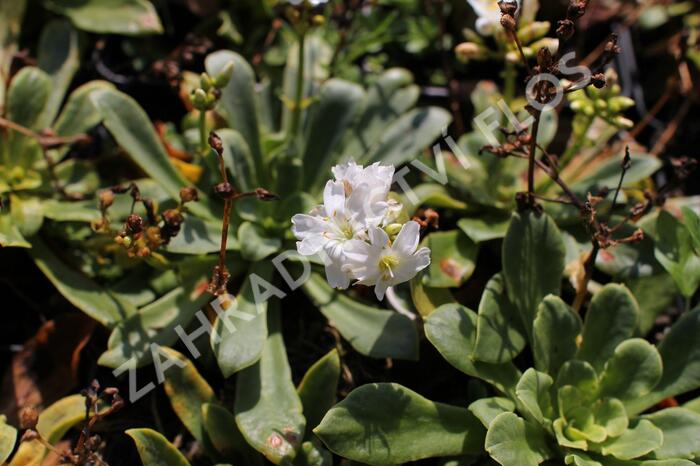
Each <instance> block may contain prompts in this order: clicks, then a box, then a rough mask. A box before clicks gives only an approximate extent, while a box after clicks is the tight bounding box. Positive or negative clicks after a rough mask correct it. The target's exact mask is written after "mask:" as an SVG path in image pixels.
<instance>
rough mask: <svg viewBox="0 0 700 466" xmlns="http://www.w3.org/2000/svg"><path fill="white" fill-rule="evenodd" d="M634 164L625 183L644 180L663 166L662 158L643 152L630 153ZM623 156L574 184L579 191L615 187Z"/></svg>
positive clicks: (599, 167)
mask: <svg viewBox="0 0 700 466" xmlns="http://www.w3.org/2000/svg"><path fill="white" fill-rule="evenodd" d="M630 156H631V157H632V165H631V166H630V168H629V169H628V170H627V171H625V184H633V183H637V182H639V181H642V180H644V179H645V178H648V177H650V176H651V175H653V174H654V172H656V171H657V170H658V169H659V168H661V165H662V163H661V160H660V159H659V158H658V157H656V156H653V155H648V154H642V153H635V152H632V153H630ZM620 161H621V157H612V158H610V159H608V160H606V161H605V162H603V163H602V164H600V166H598V167H597V168H596V169H595V171H594V172H593V173H590V174H587V175H586V176H585V179H582V180H581V181H578V182H576V183H574V184H573V185H572V189H574V190H575V191H577V192H586V191H589V190H593V191H596V189H594V188H596V187H597V188H602V187H607V188H610V189H613V188H615V187H616V186H617V183H618V181H619V180H620Z"/></svg>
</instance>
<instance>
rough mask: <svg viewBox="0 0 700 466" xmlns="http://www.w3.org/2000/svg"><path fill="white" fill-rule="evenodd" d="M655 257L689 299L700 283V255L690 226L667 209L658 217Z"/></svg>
mask: <svg viewBox="0 0 700 466" xmlns="http://www.w3.org/2000/svg"><path fill="white" fill-rule="evenodd" d="M654 257H656V259H657V260H658V261H659V263H660V264H661V265H662V266H663V267H664V268H665V269H666V271H667V272H668V273H669V274H670V275H671V277H673V280H674V281H675V282H676V285H678V289H679V290H680V291H681V293H682V294H683V296H685V297H686V298H690V297H691V296H692V295H693V294H694V293H695V291H696V290H697V289H698V285H700V257H698V255H697V254H696V253H695V249H694V247H693V238H692V236H691V235H690V232H689V231H688V228H687V227H686V226H685V225H683V224H682V223H681V222H680V221H679V220H678V219H677V218H676V217H674V216H673V215H671V214H670V213H668V212H667V211H665V210H662V211H661V212H659V216H658V217H657V219H656V241H655V247H654Z"/></svg>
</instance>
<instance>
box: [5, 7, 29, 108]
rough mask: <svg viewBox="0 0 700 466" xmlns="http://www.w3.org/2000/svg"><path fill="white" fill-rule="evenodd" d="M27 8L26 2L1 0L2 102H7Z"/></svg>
mask: <svg viewBox="0 0 700 466" xmlns="http://www.w3.org/2000/svg"><path fill="white" fill-rule="evenodd" d="M26 6H27V2H26V0H0V24H2V25H3V27H2V28H0V102H5V90H6V89H7V83H8V80H9V77H10V66H11V65H12V60H13V59H14V56H15V53H17V51H18V50H19V34H20V29H21V25H22V18H23V17H24V10H25V8H26Z"/></svg>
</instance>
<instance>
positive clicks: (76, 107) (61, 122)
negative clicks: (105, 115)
mask: <svg viewBox="0 0 700 466" xmlns="http://www.w3.org/2000/svg"><path fill="white" fill-rule="evenodd" d="M100 89H114V86H113V85H112V84H110V83H108V82H107V81H90V82H88V83H85V84H83V85H82V86H80V87H78V88H77V89H76V90H74V91H73V92H71V94H70V95H69V96H68V100H67V101H66V104H65V105H64V106H63V109H62V110H61V113H60V114H59V115H58V118H57V119H56V122H55V123H54V126H53V128H54V131H56V134H58V135H61V136H74V135H77V134H82V133H85V132H86V131H88V130H89V129H90V128H92V127H93V126H96V125H97V124H99V123H100V121H101V119H102V117H101V115H100V113H99V111H98V110H97V108H96V107H95V105H94V104H93V103H92V100H91V99H90V96H91V95H92V93H93V92H94V91H96V90H100Z"/></svg>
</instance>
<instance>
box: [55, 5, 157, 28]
mask: <svg viewBox="0 0 700 466" xmlns="http://www.w3.org/2000/svg"><path fill="white" fill-rule="evenodd" d="M44 4H45V5H46V7H47V8H49V9H50V10H53V11H55V12H56V13H60V14H64V15H66V16H67V17H68V18H70V20H71V21H72V22H73V24H75V26H76V27H78V28H79V29H83V30H85V31H89V32H97V33H102V34H124V35H134V36H136V35H143V34H160V33H162V32H163V26H162V25H161V23H160V18H158V14H157V13H156V9H155V8H154V7H153V4H152V3H151V2H149V1H148V0H90V1H87V2H86V1H82V2H75V1H71V0H45V2H44Z"/></svg>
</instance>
